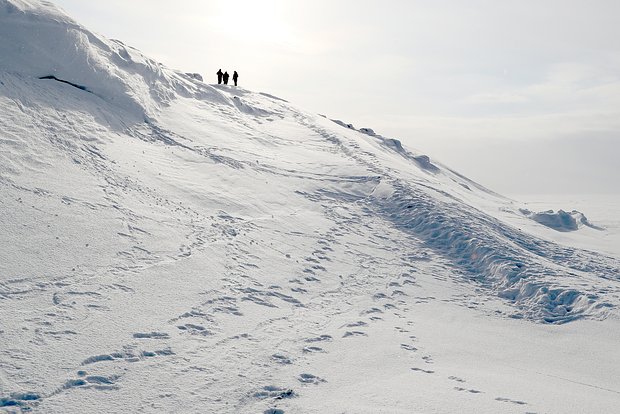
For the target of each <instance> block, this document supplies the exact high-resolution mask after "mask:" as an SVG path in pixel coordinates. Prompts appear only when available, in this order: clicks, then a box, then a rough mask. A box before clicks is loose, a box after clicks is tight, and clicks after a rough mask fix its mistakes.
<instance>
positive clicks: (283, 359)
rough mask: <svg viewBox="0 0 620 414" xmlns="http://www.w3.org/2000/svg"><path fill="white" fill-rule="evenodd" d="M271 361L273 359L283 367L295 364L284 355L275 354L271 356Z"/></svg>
mask: <svg viewBox="0 0 620 414" xmlns="http://www.w3.org/2000/svg"><path fill="white" fill-rule="evenodd" d="M271 359H273V360H274V361H275V362H277V363H278V364H282V365H289V364H292V363H293V362H292V361H291V359H290V358H288V357H286V356H284V355H280V354H273V355H272V356H271Z"/></svg>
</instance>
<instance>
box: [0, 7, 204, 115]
mask: <svg viewBox="0 0 620 414" xmlns="http://www.w3.org/2000/svg"><path fill="white" fill-rule="evenodd" d="M0 39H2V42H0V56H2V59H0V71H3V72H8V73H12V74H16V75H19V76H22V77H34V78H40V79H48V80H50V81H53V80H60V81H63V82H65V83H66V84H68V85H71V86H75V87H78V88H79V89H81V90H84V91H88V92H90V93H92V94H94V95H96V96H98V97H99V98H101V99H103V100H105V101H107V102H108V103H110V104H112V105H114V106H117V107H119V108H120V109H122V110H124V111H126V112H128V113H129V114H131V115H134V116H136V117H138V118H144V117H148V116H153V115H154V114H155V113H156V111H157V110H158V109H159V108H160V107H161V106H162V105H165V104H167V103H169V102H170V101H171V100H172V99H174V97H175V96H176V95H177V94H181V95H184V96H189V95H192V94H193V93H196V90H197V83H198V82H199V81H200V78H199V77H197V76H196V75H195V74H189V75H186V74H183V73H180V72H175V71H172V70H170V69H167V68H165V67H164V66H163V65H161V64H160V63H157V62H155V61H154V60H152V59H149V58H147V57H145V56H144V55H142V54H141V53H140V52H138V51H137V50H135V49H133V48H131V47H128V46H126V45H124V44H123V43H122V42H120V41H115V40H108V39H105V38H103V37H101V36H98V35H96V34H95V33H93V32H91V31H89V30H87V29H85V28H84V27H82V26H81V25H80V24H78V23H77V22H75V21H74V20H73V19H71V18H70V17H68V16H67V15H65V14H64V13H63V12H62V11H61V10H60V9H58V8H57V7H56V6H54V5H53V4H52V3H50V2H46V1H41V2H39V1H34V0H32V1H30V0H0Z"/></svg>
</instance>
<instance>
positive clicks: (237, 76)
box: [233, 71, 239, 86]
mask: <svg viewBox="0 0 620 414" xmlns="http://www.w3.org/2000/svg"><path fill="white" fill-rule="evenodd" d="M237 79H239V74H238V73H237V71H235V72H234V73H233V82H235V86H237Z"/></svg>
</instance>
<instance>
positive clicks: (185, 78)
mask: <svg viewBox="0 0 620 414" xmlns="http://www.w3.org/2000/svg"><path fill="white" fill-rule="evenodd" d="M0 56H2V59H0V108H1V109H0V195H1V197H0V212H1V213H2V214H1V215H0V234H1V235H2V239H1V240H0V241H1V244H0V255H1V258H2V260H1V265H0V321H2V322H1V325H0V410H4V411H6V412H22V411H31V412H42V413H61V412H82V413H90V412H93V413H94V412H110V413H113V412H118V413H120V412H183V413H191V412H196V413H198V412H222V413H225V412H230V413H245V412H247V413H256V412H258V413H316V412H338V413H346V412H351V413H377V412H386V413H388V412H389V413H398V412H403V413H405V412H407V413H410V412H462V413H525V412H538V413H543V412H545V413H547V412H549V413H552V412H558V413H559V412H613V411H614V410H615V409H616V407H617V406H618V404H619V403H620V384H618V380H617V378H619V377H620V376H619V374H620V372H619V370H620V368H619V367H620V357H619V356H618V353H617V352H615V347H616V344H617V343H618V340H619V339H620V338H619V332H620V330H619V329H618V328H619V327H620V326H619V323H620V322H619V320H618V304H619V303H618V302H619V301H620V285H619V279H620V247H618V246H620V243H618V241H619V240H620V239H617V238H615V236H614V235H617V234H620V233H619V232H618V229H620V223H618V222H617V221H614V220H615V219H614V218H613V217H612V216H607V217H606V216H600V215H599V213H600V212H598V211H597V212H596V214H594V216H592V214H590V212H589V209H588V207H591V206H588V205H575V206H561V207H558V206H555V205H554V206H548V205H544V206H542V205H540V208H538V207H539V205H538V204H536V208H534V206H531V205H526V204H524V203H523V202H518V201H514V200H511V199H508V198H505V197H502V196H500V195H498V194H496V193H494V192H492V191H490V190H488V189H486V188H484V187H482V186H480V185H478V184H476V183H474V182H472V181H471V180H468V179H467V178H466V177H463V176H462V175H460V174H458V173H456V172H454V171H452V170H450V169H449V168H448V167H446V166H444V165H442V164H441V163H438V162H436V161H435V160H433V159H432V158H431V157H429V156H427V155H425V154H421V153H419V152H418V151H415V150H413V149H410V148H406V147H405V146H403V145H402V144H401V143H400V141H398V140H396V139H393V138H388V137H384V136H382V135H380V134H378V133H376V132H375V131H373V130H372V129H371V128H361V129H359V130H357V129H356V128H355V127H354V126H353V125H351V124H348V123H346V122H341V121H339V122H335V121H332V120H330V119H328V118H326V117H323V116H320V115H315V114H311V113H307V112H305V111H303V110H300V109H298V108H297V107H295V106H294V105H293V104H291V103H289V102H287V101H286V100H283V99H281V98H278V97H275V96H272V95H270V94H269V93H264V92H252V91H249V90H246V89H243V88H235V87H232V86H224V85H208V84H205V83H203V82H201V81H200V78H199V77H198V76H195V74H186V73H183V72H179V71H175V70H171V69H169V68H166V67H164V66H162V65H161V64H159V63H157V62H155V61H153V60H151V59H149V58H147V57H145V56H143V55H142V54H141V53H140V52H138V51H137V50H135V49H132V48H130V47H128V46H125V45H123V44H122V43H120V42H118V41H113V40H108V39H105V38H103V37H101V36H98V35H96V34H94V33H92V32H90V31H88V30H87V29H86V28H84V27H82V26H80V25H79V24H78V23H77V22H75V21H73V20H72V19H70V18H69V17H67V16H65V15H64V14H63V13H62V12H61V11H59V10H58V9H57V8H55V7H54V6H53V5H52V4H51V3H49V2H39V1H34V0H31V1H21V0H20V1H17V0H0ZM50 76H53V77H55V78H56V79H59V80H63V81H65V82H58V81H55V80H54V79H41V78H42V77H50ZM66 82H69V83H66ZM71 84H73V85H77V86H80V87H82V88H77V87H74V86H72V85H71ZM549 208H553V209H554V211H556V210H558V209H560V208H563V209H565V210H566V211H572V209H575V208H578V209H579V210H580V211H584V213H585V214H587V215H588V216H589V217H590V218H591V220H592V221H591V223H592V224H593V225H596V226H600V227H601V228H602V230H597V229H595V228H592V227H588V226H577V229H576V230H575V231H571V232H558V231H556V230H555V229H553V228H549V227H546V226H543V225H541V224H539V223H538V222H536V221H534V220H532V217H531V216H533V218H536V217H538V216H537V215H536V213H532V211H545V210H548V209H549ZM525 209H528V211H529V213H528V214H524V213H523V211H525ZM601 211H602V212H607V214H609V211H615V210H601ZM566 214H569V215H570V213H566ZM575 214H576V216H575V217H577V213H575ZM550 215H551V216H552V217H560V216H561V215H558V213H553V214H550ZM571 217H573V216H572V215H571ZM578 217H579V219H575V220H576V221H575V222H576V223H581V222H582V221H581V217H584V219H585V216H583V215H580V216H578ZM539 221H540V220H539ZM556 227H557V226H556ZM560 229H565V227H560ZM610 234H611V236H610ZM610 243H611V244H613V247H608V248H604V247H603V245H607V246H609V245H610Z"/></svg>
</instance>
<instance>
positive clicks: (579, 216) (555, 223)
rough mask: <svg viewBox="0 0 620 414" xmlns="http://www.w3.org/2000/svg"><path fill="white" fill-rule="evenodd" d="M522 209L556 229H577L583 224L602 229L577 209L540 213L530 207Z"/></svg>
mask: <svg viewBox="0 0 620 414" xmlns="http://www.w3.org/2000/svg"><path fill="white" fill-rule="evenodd" d="M520 211H521V213H522V214H523V215H525V216H526V217H529V218H530V219H532V220H534V221H535V222H537V223H539V224H542V225H543V226H546V227H549V228H551V229H553V230H556V231H561V232H567V231H577V230H579V229H580V228H581V227H583V226H586V227H589V228H592V229H595V230H602V228H600V227H598V226H595V225H594V224H592V223H590V221H588V218H587V217H586V216H585V215H584V214H583V213H582V212H580V211H577V210H573V211H571V212H566V211H564V210H558V211H557V212H556V211H554V210H547V211H541V212H539V213H534V212H532V211H530V210H528V209H520Z"/></svg>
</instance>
